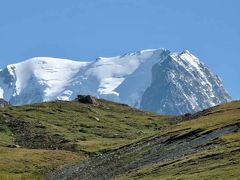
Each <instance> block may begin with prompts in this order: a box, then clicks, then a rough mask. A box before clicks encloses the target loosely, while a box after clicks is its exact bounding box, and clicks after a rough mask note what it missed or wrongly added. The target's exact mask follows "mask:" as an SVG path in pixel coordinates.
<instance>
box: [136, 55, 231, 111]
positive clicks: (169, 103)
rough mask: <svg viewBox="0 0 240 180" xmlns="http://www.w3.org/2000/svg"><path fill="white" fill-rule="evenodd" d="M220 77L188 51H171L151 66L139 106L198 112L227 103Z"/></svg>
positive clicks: (153, 109) (227, 98)
mask: <svg viewBox="0 0 240 180" xmlns="http://www.w3.org/2000/svg"><path fill="white" fill-rule="evenodd" d="M229 100H230V96H229V95H228V94H227V92H226V91H225V89H224V87H223V85H222V82H221V80H220V79H219V77H218V76H216V75H214V74H213V73H212V72H211V71H210V70H209V68H208V67H207V66H205V65H204V64H203V63H201V62H200V61H199V59H197V58H196V57H195V56H193V55H192V54H191V53H190V52H189V51H184V52H182V53H172V54H170V55H168V56H167V57H166V58H165V59H164V60H162V61H160V62H158V63H157V64H156V65H154V67H153V72H152V84H151V85H150V86H149V87H148V89H147V90H146V91H145V93H144V94H143V97H142V101H141V108H142V109H144V110H146V111H152V112H158V113H159V114H184V113H189V112H197V111H200V110H202V109H206V108H208V107H212V106H214V105H216V104H220V103H223V102H227V101H229Z"/></svg>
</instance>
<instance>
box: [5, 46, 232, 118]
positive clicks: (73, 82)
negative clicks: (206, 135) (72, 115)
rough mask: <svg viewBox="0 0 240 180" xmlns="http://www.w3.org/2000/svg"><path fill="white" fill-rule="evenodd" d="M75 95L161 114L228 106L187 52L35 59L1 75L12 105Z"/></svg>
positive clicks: (213, 79)
mask: <svg viewBox="0 0 240 180" xmlns="http://www.w3.org/2000/svg"><path fill="white" fill-rule="evenodd" d="M78 94H85V95H86V94H90V95H93V96H96V97H97V98H104V99H107V100H111V101H115V102H120V103H125V104H128V105H130V106H132V107H136V108H141V109H144V110H147V111H152V112H157V113H162V114H183V113H188V112H189V113H191V112H196V111H199V110H202V109H204V108H208V107H211V106H214V105H217V104H220V103H223V102H227V101H230V100H231V97H230V96H229V94H228V93H227V92H226V90H225V89H224V87H223V84H222V81H221V80H220V78H219V77H218V76H216V75H214V74H213V73H212V72H211V71H210V70H209V68H208V67H207V66H206V65H205V64H203V63H202V62H201V61H200V60H199V59H198V58H197V57H195V56H194V55H193V54H191V53H190V52H189V51H187V50H185V51H183V52H181V53H176V52H171V51H169V50H167V49H147V50H141V51H137V52H133V53H127V54H124V55H121V56H115V57H98V58H97V59H96V60H95V61H73V60H68V59H60V58H50V57H35V58H31V59H28V60H26V61H23V62H20V63H17V64H11V65H8V66H7V67H6V68H4V69H2V70H0V98H3V99H5V100H6V101H9V102H11V103H12V104H14V105H22V104H31V103H37V102H45V101H51V100H66V101H68V100H72V99H74V98H76V96H77V95H78Z"/></svg>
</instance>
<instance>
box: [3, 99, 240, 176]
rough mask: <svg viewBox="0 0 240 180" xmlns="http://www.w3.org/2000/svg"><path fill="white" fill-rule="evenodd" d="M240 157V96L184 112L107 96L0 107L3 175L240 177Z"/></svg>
mask: <svg viewBox="0 0 240 180" xmlns="http://www.w3.org/2000/svg"><path fill="white" fill-rule="evenodd" d="M18 146H20V147H18ZM239 159H240V102H232V103H227V104H224V105H219V106H217V107H214V108H210V109H207V110H205V111H202V112H199V113H196V114H193V115H190V114H187V115H185V116H179V117H168V116H158V115H155V114H151V113H146V112H142V111H139V110H136V109H133V108H130V107H128V106H126V105H123V104H116V103H112V102H109V101H105V100H97V103H95V104H84V103H80V102H78V101H73V102H64V101H55V102H48V103H41V104H34V105H27V106H19V107H6V108H0V179H44V177H48V178H52V179H61V178H66V177H67V178H70V179H72V178H75V177H76V176H77V177H78V178H81V179H94V178H97V177H101V178H103V177H105V178H106V179H109V178H113V177H115V178H116V179H237V178H239V177H240V173H239V172H240V165H239V164H240V161H239ZM71 164H73V165H71ZM63 165H64V166H63ZM55 169H56V171H55ZM52 171H53V173H52ZM60 172H61V174H60Z"/></svg>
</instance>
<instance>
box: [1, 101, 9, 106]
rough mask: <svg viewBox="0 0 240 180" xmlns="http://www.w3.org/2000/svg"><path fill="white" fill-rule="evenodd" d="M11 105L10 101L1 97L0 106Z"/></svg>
mask: <svg viewBox="0 0 240 180" xmlns="http://www.w3.org/2000/svg"><path fill="white" fill-rule="evenodd" d="M7 106H10V103H9V102H7V101H5V100H4V99H0V107H7Z"/></svg>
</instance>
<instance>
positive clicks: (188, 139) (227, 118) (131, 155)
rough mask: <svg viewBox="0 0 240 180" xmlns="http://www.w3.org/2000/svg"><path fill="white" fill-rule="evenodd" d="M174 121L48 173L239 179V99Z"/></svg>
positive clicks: (55, 176)
mask: <svg viewBox="0 0 240 180" xmlns="http://www.w3.org/2000/svg"><path fill="white" fill-rule="evenodd" d="M178 119H179V121H180V122H177V123H176V124H175V125H172V126H169V127H166V128H165V129H162V130H161V131H159V133H158V134H157V135H155V136H152V137H149V138H144V139H142V140H140V141H139V142H135V143H132V144H131V145H128V146H124V147H121V148H119V149H116V150H114V151H111V152H107V153H105V154H103V155H102V156H100V157H93V158H91V159H88V160H86V161H83V162H81V163H78V164H76V165H74V166H71V165H70V166H66V167H64V168H61V169H59V170H57V171H55V172H54V173H53V174H50V175H51V176H50V177H51V179H58V180H59V179H65V178H69V179H74V178H79V179H101V178H102V179H111V178H115V179H238V178H239V177H240V102H232V103H228V104H224V105H220V106H217V107H214V108H211V109H208V110H205V111H202V112H199V113H197V114H194V115H185V116H184V117H182V118H180V117H179V118H178ZM60 172H61V173H60Z"/></svg>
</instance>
